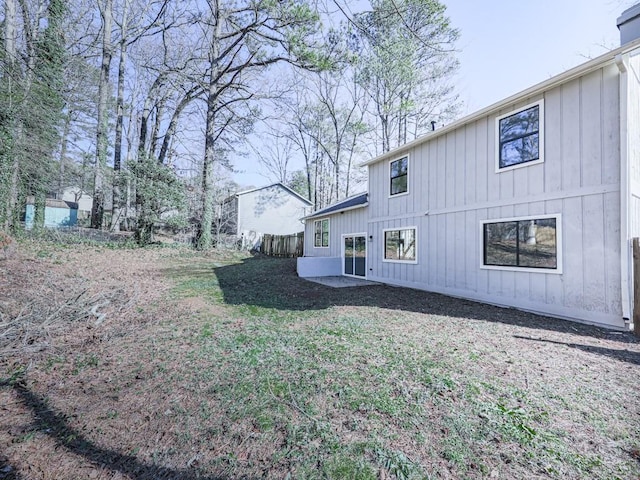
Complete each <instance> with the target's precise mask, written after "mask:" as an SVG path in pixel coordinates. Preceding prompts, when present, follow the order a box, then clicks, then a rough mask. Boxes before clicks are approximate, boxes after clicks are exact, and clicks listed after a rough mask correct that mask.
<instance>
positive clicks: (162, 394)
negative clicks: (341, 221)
mask: <svg viewBox="0 0 640 480" xmlns="http://www.w3.org/2000/svg"><path fill="white" fill-rule="evenodd" d="M0 380H1V382H2V383H1V386H0V479H10V478H11V479H14V478H15V479H18V478H19V479H76V478H96V479H169V478H175V479H178V478H180V479H187V480H188V479H196V478H206V479H213V478H287V477H289V478H345V479H347V478H348V479H358V478H360V479H368V478H451V479H457V478H522V479H525V478H526V479H529V478H603V479H604V478H621V479H627V478H628V479H631V478H638V476H640V463H639V458H640V450H639V449H640V410H639V408H638V405H639V402H638V398H640V395H639V394H640V345H639V344H638V342H637V341H636V340H635V338H634V337H632V336H631V335H629V334H622V333H616V332H609V331H606V330H601V329H597V328H593V327H588V326H584V325H579V324H574V323H570V322H564V321H559V320H554V319H549V318H544V317H539V316H535V315H530V314H526V313H522V312H517V311H514V310H505V309H499V308H494V307H489V306H486V305H479V304H476V303H473V302H467V301H461V300H455V299H451V298H448V297H444V296H440V295H432V294H427V293H425V292H418V291H413V290H408V289H399V288H391V287H385V286H370V287H358V288H356V289H331V288H328V287H324V286H320V285H317V284H313V283H309V282H306V281H304V280H300V279H298V278H297V277H296V276H295V272H294V262H293V261H290V260H273V259H265V258H241V257H240V256H238V254H234V253H215V252H214V253H209V254H195V253H193V252H191V251H189V250H184V249H168V248H163V249H147V250H140V249H134V250H126V249H121V250H110V249H106V248H102V247H97V246H90V245H77V246H73V247H69V248H62V247H59V246H53V245H51V244H44V243H43V244H37V243H34V244H24V243H23V244H21V245H19V248H18V251H17V252H16V254H15V255H14V256H12V258H9V259H7V260H2V259H0Z"/></svg>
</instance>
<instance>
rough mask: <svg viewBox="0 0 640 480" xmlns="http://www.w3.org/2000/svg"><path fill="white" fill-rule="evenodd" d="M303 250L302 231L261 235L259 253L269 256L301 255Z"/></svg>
mask: <svg viewBox="0 0 640 480" xmlns="http://www.w3.org/2000/svg"><path fill="white" fill-rule="evenodd" d="M303 252H304V232H300V233H296V234H295V235H268V234H265V235H263V237H262V243H261V244H260V253H264V254H265V255H269V256H270V257H301V256H302V254H303Z"/></svg>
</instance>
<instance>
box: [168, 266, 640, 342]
mask: <svg viewBox="0 0 640 480" xmlns="http://www.w3.org/2000/svg"><path fill="white" fill-rule="evenodd" d="M169 274H170V275H171V276H173V277H174V278H177V279H184V280H188V281H190V282H193V281H198V280H200V281H201V284H211V282H214V283H215V279H216V278H217V284H218V286H219V288H220V290H221V291H222V295H223V299H224V302H225V303H227V304H230V305H252V306H258V307H264V308H273V309H278V310H284V311H287V310H289V311H292V310H293V311H305V310H322V309H326V308H330V307H333V306H366V307H379V308H384V309H390V310H400V311H408V312H417V313H424V314H429V315H440V316H447V317H456V318H465V319H473V320H481V321H487V322H500V323H504V324H510V325H517V326H523V327H528V328H534V329H542V330H550V331H555V332H562V333H570V334H574V335H583V336H587V337H594V338H606V339H608V340H615V341H618V342H623V343H638V339H637V338H636V337H634V336H633V335H632V334H630V333H622V332H615V331H611V330H607V329H603V328H598V327H594V326H590V325H583V324H580V323H576V322H569V321H566V320H559V319H555V318H550V317H544V316H541V315H535V314H532V313H527V312H522V311H519V310H516V309H511V308H501V307H495V306H491V305H487V304H482V303H478V302H474V301H471V300H465V299H459V298H453V297H448V296H445V295H440V294H437V293H430V292H425V291H422V290H414V289H410V288H398V287H392V286H389V285H382V284H378V285H368V286H361V287H352V288H332V287H328V286H324V285H320V284H317V283H314V282H309V281H307V280H304V279H301V278H299V277H298V276H297V274H296V260H295V259H289V258H287V259H279V258H269V257H263V256H256V257H252V258H247V259H244V260H243V261H242V262H241V263H234V264H230V265H215V264H214V265H211V266H208V265H203V264H202V263H199V264H197V265H184V266H180V267H179V268H174V269H171V270H170V271H169Z"/></svg>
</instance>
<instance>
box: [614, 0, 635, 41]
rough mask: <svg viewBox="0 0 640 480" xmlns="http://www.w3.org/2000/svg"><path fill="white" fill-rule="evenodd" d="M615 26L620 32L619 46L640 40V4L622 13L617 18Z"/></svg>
mask: <svg viewBox="0 0 640 480" xmlns="http://www.w3.org/2000/svg"><path fill="white" fill-rule="evenodd" d="M617 25H618V30H620V45H625V44H627V43H629V42H633V41H634V40H636V39H637V38H640V3H637V4H635V5H634V6H633V7H631V8H628V9H626V10H625V11H624V12H622V15H620V16H619V17H618V21H617Z"/></svg>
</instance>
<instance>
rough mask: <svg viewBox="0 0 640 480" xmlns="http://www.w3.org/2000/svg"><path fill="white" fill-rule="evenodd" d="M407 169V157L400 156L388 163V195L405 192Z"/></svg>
mask: <svg viewBox="0 0 640 480" xmlns="http://www.w3.org/2000/svg"><path fill="white" fill-rule="evenodd" d="M408 169H409V157H402V158H399V159H398V160H394V161H392V162H390V163H389V171H390V174H391V175H390V177H391V184H390V187H389V194H390V195H398V194H400V193H406V192H407V172H408Z"/></svg>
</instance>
